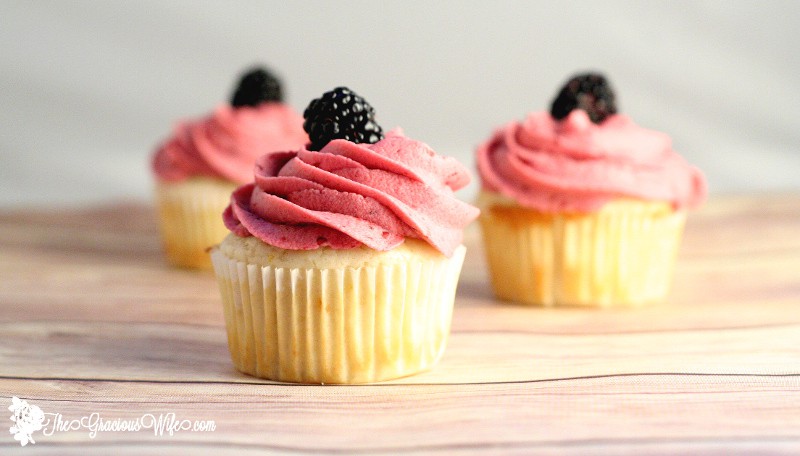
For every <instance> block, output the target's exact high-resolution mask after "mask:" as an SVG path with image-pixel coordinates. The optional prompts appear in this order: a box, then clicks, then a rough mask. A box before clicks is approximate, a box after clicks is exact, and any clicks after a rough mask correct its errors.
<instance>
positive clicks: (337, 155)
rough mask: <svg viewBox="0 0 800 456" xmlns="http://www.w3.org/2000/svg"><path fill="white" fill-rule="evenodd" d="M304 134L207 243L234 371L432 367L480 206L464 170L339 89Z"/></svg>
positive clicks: (385, 372) (298, 373) (314, 111)
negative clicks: (466, 233)
mask: <svg viewBox="0 0 800 456" xmlns="http://www.w3.org/2000/svg"><path fill="white" fill-rule="evenodd" d="M304 127H305V129H306V131H308V133H309V137H310V140H311V142H310V144H308V146H307V147H301V148H299V149H294V150H286V151H278V152H271V153H268V154H265V155H264V156H262V157H261V158H260V159H259V160H258V162H257V164H256V167H255V182H253V183H250V184H247V185H244V186H242V187H240V188H239V189H237V190H236V191H235V192H234V193H233V195H232V197H231V204H230V206H229V207H228V208H227V209H226V211H225V214H224V220H225V225H226V226H227V227H228V228H229V229H230V230H231V231H232V233H231V234H230V235H228V236H227V237H226V238H225V240H224V241H223V242H222V243H221V244H220V245H219V246H218V247H216V248H214V249H213V250H212V254H211V257H212V260H213V262H214V270H215V272H216V274H217V278H218V280H219V285H220V288H221V294H222V301H223V306H224V311H225V322H226V326H227V331H228V346H229V348H230V352H231V357H232V359H233V363H234V365H235V366H236V368H237V369H239V370H240V371H242V372H245V373H247V374H250V375H254V376H258V377H262V378H267V379H272V380H277V381H286V382H299V383H339V384H351V383H366V382H376V381H381V380H387V379H392V378H397V377H403V376H406V375H410V374H413V373H416V372H419V371H423V370H426V369H428V368H430V367H431V366H433V365H434V364H435V363H436V362H437V360H438V359H439V358H440V357H441V355H442V352H443V350H444V347H445V343H446V340H447V336H448V334H449V331H450V320H451V315H452V308H453V301H454V296H455V291H456V284H457V282H458V277H459V274H460V271H461V265H462V262H463V259H464V253H465V250H466V249H465V247H464V246H463V245H462V239H463V228H464V227H465V226H466V225H467V224H469V223H470V222H471V221H472V220H474V219H475V218H476V217H477V216H478V210H477V208H475V207H473V206H471V205H469V204H467V203H464V202H462V201H459V200H458V199H457V198H456V196H455V194H454V191H455V190H458V189H460V188H462V187H464V186H465V185H466V184H467V183H468V181H469V175H468V171H467V170H466V169H465V168H464V167H463V166H462V165H461V164H459V163H458V162H457V161H456V160H455V159H453V158H449V157H442V156H439V155H437V154H435V153H434V151H433V150H431V148H430V147H429V146H428V145H426V144H424V143H422V142H419V141H415V140H413V139H410V138H407V137H406V136H404V135H403V134H402V132H400V131H399V130H394V131H392V132H389V133H388V134H386V136H385V137H384V135H383V133H382V129H381V127H380V126H378V124H377V123H376V122H375V120H374V114H373V109H372V107H371V106H370V105H369V104H368V103H367V102H366V101H365V100H364V99H363V98H361V97H360V96H358V95H357V94H355V93H354V92H352V91H350V90H349V89H347V88H344V87H339V88H336V89H334V90H332V91H330V92H327V93H325V94H324V95H323V96H322V97H321V98H319V99H315V100H313V101H312V102H311V103H310V104H309V106H308V108H307V109H306V111H305V124H304Z"/></svg>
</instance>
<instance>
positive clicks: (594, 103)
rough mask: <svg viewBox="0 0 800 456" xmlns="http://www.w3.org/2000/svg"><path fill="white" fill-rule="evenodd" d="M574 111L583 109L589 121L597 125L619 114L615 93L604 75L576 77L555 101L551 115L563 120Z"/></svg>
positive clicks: (593, 74)
mask: <svg viewBox="0 0 800 456" xmlns="http://www.w3.org/2000/svg"><path fill="white" fill-rule="evenodd" d="M573 109H583V110H584V111H586V113H587V114H589V119H591V120H592V122H594V123H596V124H599V123H600V122H602V121H603V120H604V119H605V118H606V117H608V116H610V115H611V114H614V113H616V112H617V102H616V100H615V99H614V91H613V90H611V86H610V85H609V84H608V82H607V81H606V78H605V77H604V76H603V75H601V74H597V73H585V74H579V75H575V76H574V77H573V78H572V79H570V80H569V81H568V82H567V84H566V85H565V86H564V87H563V88H562V89H561V92H559V93H558V96H557V97H556V99H555V100H553V105H552V106H551V107H550V114H551V115H552V116H553V117H554V118H556V119H559V120H561V119H563V118H564V117H567V115H569V113H570V112H572V110H573Z"/></svg>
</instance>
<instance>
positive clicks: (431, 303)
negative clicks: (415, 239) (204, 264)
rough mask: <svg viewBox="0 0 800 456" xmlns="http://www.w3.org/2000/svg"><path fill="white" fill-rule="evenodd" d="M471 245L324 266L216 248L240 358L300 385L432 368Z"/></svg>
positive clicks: (241, 363) (231, 342)
mask: <svg viewBox="0 0 800 456" xmlns="http://www.w3.org/2000/svg"><path fill="white" fill-rule="evenodd" d="M401 247H402V246H401ZM401 247H400V248H401ZM465 251H466V249H465V248H464V247H463V246H461V247H459V248H458V250H457V251H456V253H455V254H454V255H453V256H452V257H451V258H447V257H445V256H443V255H441V254H438V252H436V253H437V255H435V256H431V255H425V256H420V257H419V258H414V257H412V258H411V259H409V260H407V261H397V259H396V258H392V259H390V260H389V261H383V260H382V257H381V256H380V255H378V256H375V255H371V257H372V258H370V259H368V260H366V261H367V262H366V263H365V264H363V265H362V266H360V267H340V268H315V267H281V265H275V266H273V265H261V264H252V263H248V262H245V261H239V260H236V259H234V258H231V257H229V256H227V255H226V254H225V253H223V252H222V251H221V250H220V249H218V248H215V249H214V250H213V251H212V255H211V256H212V259H213V262H214V270H215V271H216V274H217V278H218V281H219V285H220V289H221V294H222V301H223V306H224V310H225V323H226V327H227V331H228V347H229V349H230V352H231V358H232V360H233V363H234V365H235V366H236V368H237V369H238V370H240V371H242V372H244V373H247V374H250V375H253V376H257V377H261V378H266V379H271V380H277V381H284V382H295V383H336V384H355V383H369V382H378V381H382V380H388V379H393V378H398V377H404V376H407V375H411V374H414V373H417V372H420V371H424V370H426V369H429V368H430V367H432V366H433V365H434V364H436V362H437V361H438V360H439V358H440V357H441V356H442V353H443V351H444V348H445V344H446V341H447V336H448V334H449V332H450V321H451V317H452V310H453V301H454V298H455V291H456V285H457V282H458V276H459V274H460V272H461V266H462V263H463V260H464V254H465ZM328 254H330V255H336V254H337V251H335V250H329V251H328Z"/></svg>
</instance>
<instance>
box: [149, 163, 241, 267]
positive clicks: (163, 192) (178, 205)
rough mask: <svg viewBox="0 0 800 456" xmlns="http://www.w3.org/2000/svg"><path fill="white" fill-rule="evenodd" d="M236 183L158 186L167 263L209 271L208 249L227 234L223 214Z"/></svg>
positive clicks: (200, 181)
mask: <svg viewBox="0 0 800 456" xmlns="http://www.w3.org/2000/svg"><path fill="white" fill-rule="evenodd" d="M235 189H236V184H233V183H231V182H226V181H221V180H215V179H207V178H192V179H189V180H187V181H184V182H178V183H167V182H159V183H158V184H157V186H156V203H157V206H158V215H159V223H160V228H161V238H162V243H163V245H164V252H165V254H166V256H167V260H168V261H169V262H170V263H171V264H173V265H175V266H179V267H185V268H197V269H210V268H211V258H210V257H209V254H208V249H209V248H210V247H211V246H213V245H216V244H219V243H220V242H221V241H222V239H224V238H225V236H226V235H227V234H228V230H227V228H225V225H224V224H223V222H222V212H223V211H224V210H225V207H226V206H227V205H228V203H229V202H230V199H231V192H233V190H235Z"/></svg>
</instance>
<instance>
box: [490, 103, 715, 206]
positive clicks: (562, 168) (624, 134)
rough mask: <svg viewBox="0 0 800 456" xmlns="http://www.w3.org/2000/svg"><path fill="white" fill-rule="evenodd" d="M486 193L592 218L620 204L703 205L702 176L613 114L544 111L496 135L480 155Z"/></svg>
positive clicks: (658, 138) (656, 138)
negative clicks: (597, 116) (628, 200)
mask: <svg viewBox="0 0 800 456" xmlns="http://www.w3.org/2000/svg"><path fill="white" fill-rule="evenodd" d="M477 165H478V171H479V176H480V179H481V185H482V188H483V189H485V190H489V191H492V192H496V193H499V194H501V195H503V196H506V197H509V198H511V199H513V200H514V201H516V202H517V203H519V204H520V205H522V206H525V207H528V208H531V209H535V210H538V211H541V212H550V213H552V212H564V211H567V212H592V211H595V210H597V209H599V208H600V207H601V206H603V204H605V203H606V202H608V201H610V200H611V199H613V198H617V197H632V198H639V199H645V200H659V201H667V202H670V203H671V204H672V205H673V207H674V208H675V209H683V208H693V207H696V206H698V205H699V204H700V203H701V202H702V201H703V200H704V198H705V196H706V182H705V178H704V176H703V174H702V172H701V171H700V170H699V169H697V168H695V167H694V166H692V165H690V164H688V163H687V162H686V161H685V160H684V159H683V158H682V157H681V156H680V155H678V154H677V153H676V152H675V151H674V150H673V149H672V141H671V139H670V137H669V136H667V135H666V134H664V133H661V132H658V131H654V130H649V129H646V128H643V127H640V126H638V125H636V124H635V123H634V122H633V121H632V120H631V119H630V118H629V117H627V116H626V115H623V114H615V115H612V116H610V117H608V118H607V119H605V120H604V121H603V122H601V123H600V124H595V123H592V122H591V121H590V120H589V117H588V115H587V114H586V112H584V111H583V110H580V109H576V110H573V111H572V112H571V113H570V114H569V115H568V116H567V117H566V118H564V119H562V120H561V121H559V120H556V119H554V118H553V117H552V116H551V115H550V114H549V113H547V112H536V113H531V114H529V115H528V116H527V117H526V118H525V119H524V120H523V121H522V122H517V121H515V122H510V123H508V124H506V125H505V126H503V127H501V128H499V129H497V130H496V131H495V132H494V134H493V135H492V136H491V137H490V139H489V140H487V141H486V142H485V143H483V144H481V145H480V146H479V147H478V149H477Z"/></svg>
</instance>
